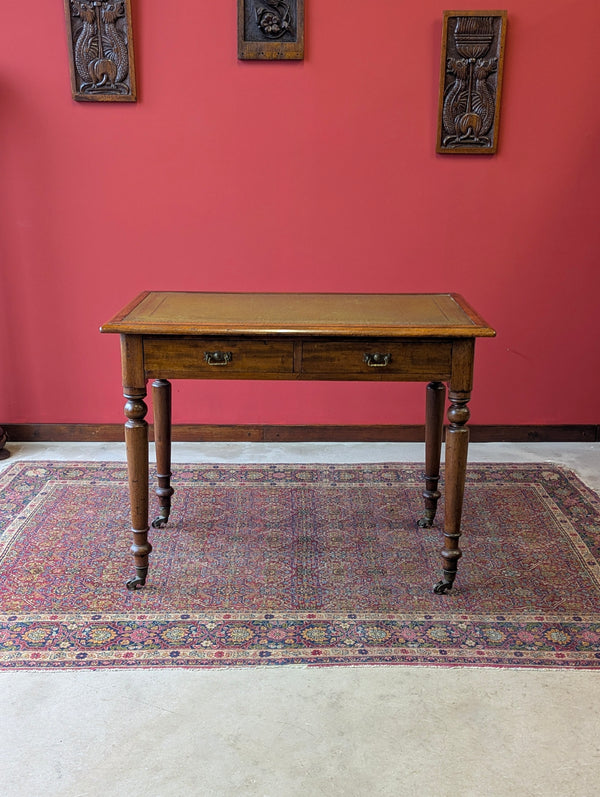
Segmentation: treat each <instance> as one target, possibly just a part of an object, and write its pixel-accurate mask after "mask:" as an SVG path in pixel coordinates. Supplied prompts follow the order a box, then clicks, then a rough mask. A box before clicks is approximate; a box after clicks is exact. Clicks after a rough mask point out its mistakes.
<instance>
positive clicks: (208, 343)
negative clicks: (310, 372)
mask: <svg viewBox="0 0 600 797" xmlns="http://www.w3.org/2000/svg"><path fill="white" fill-rule="evenodd" d="M144 367H145V373H146V376H147V377H149V378H157V377H160V378H163V379H240V378H246V379H265V378H276V377H277V376H280V377H281V376H282V375H285V374H291V373H292V371H293V368H294V347H293V343H292V342H291V341H286V340H274V339H273V340H271V339H261V340H258V339H256V340H252V339H250V340H248V339H244V338H211V337H206V338H196V337H190V338H173V337H168V336H164V337H155V336H152V337H148V338H144Z"/></svg>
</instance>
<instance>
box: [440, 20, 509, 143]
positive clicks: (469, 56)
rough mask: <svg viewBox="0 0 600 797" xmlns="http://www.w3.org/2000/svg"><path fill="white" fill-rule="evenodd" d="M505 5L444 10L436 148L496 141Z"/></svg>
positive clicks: (504, 32) (498, 119) (504, 29)
mask: <svg viewBox="0 0 600 797" xmlns="http://www.w3.org/2000/svg"><path fill="white" fill-rule="evenodd" d="M505 36H506V11H445V12H444V24H443V30H442V63H441V67H440V100H439V113H438V131H437V146H436V150H437V152H440V153H458V154H461V153H469V154H482V155H492V154H494V153H495V152H496V149H497V147H498V127H499V122H500V96H501V90H502V70H503V65H504V42H505Z"/></svg>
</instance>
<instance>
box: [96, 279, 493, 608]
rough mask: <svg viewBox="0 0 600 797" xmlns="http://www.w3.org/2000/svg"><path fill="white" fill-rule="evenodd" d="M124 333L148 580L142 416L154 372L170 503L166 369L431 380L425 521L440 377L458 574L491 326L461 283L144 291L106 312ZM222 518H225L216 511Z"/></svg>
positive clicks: (134, 583) (437, 440)
mask: <svg viewBox="0 0 600 797" xmlns="http://www.w3.org/2000/svg"><path fill="white" fill-rule="evenodd" d="M100 331H101V332H115V333H119V334H120V336H121V362H122V372H123V395H124V396H125V398H126V404H125V415H126V417H127V421H126V423H125V442H126V448H127V466H128V478H129V493H130V500H131V524H132V532H133V545H132V548H131V551H132V553H133V557H134V562H135V570H136V575H135V577H133V578H131V579H130V580H129V581H128V582H127V587H128V588H129V589H138V588H139V587H142V586H143V585H144V584H145V583H146V578H147V574H148V556H149V554H150V552H151V551H152V546H151V544H150V542H149V541H148V531H149V526H148V424H147V422H146V420H145V417H146V413H147V406H146V403H145V401H144V399H145V398H146V383H147V381H148V380H149V379H152V380H154V381H153V382H152V399H153V409H154V436H155V444H156V462H157V471H158V488H157V490H156V492H157V495H158V498H159V504H160V511H159V515H158V517H157V518H156V519H155V520H154V521H153V523H152V526H154V527H155V528H160V527H161V526H163V525H165V524H166V523H167V521H168V519H169V512H170V507H171V496H172V495H173V488H172V486H171V383H170V381H169V380H172V379H291V380H294V379H310V380H326V379H329V380H342V381H360V380H369V381H382V382H398V381H399V382H427V383H428V385H427V390H426V413H425V414H426V424H425V491H424V494H423V495H424V499H425V514H424V516H423V517H422V518H421V519H420V520H419V521H418V523H419V525H420V526H422V527H428V526H431V525H432V523H433V520H434V518H435V513H436V508H437V502H438V499H439V497H440V493H439V490H438V482H439V477H440V459H441V447H442V436H443V425H444V408H445V404H446V387H445V384H444V383H447V384H448V387H449V391H448V398H449V408H448V426H447V430H446V457H445V496H446V497H445V522H444V547H443V550H442V567H443V577H442V580H441V581H439V582H438V583H437V584H436V585H435V587H434V590H435V591H436V592H438V593H445V592H447V591H448V590H450V589H451V588H452V584H453V582H454V579H455V576H456V570H457V565H458V560H459V558H460V556H461V551H460V548H459V537H460V523H461V513H462V504H463V494H464V486H465V473H466V467H467V447H468V442H469V431H468V427H467V421H468V420H469V408H468V403H469V400H470V397H471V390H472V387H473V358H474V353H475V339H476V338H478V337H492V336H493V335H495V332H494V330H493V329H491V328H490V327H489V326H488V325H487V324H486V323H485V321H483V319H482V318H481V317H480V316H479V315H478V314H477V313H476V312H475V311H474V310H473V309H472V308H471V307H470V306H469V305H468V304H467V303H466V302H465V301H464V299H462V297H460V296H458V295H457V294H323V293H312V294H308V293H304V294H300V293H192V292H173V291H166V292H163V291H146V292H145V293H142V294H140V295H139V296H138V297H137V298H136V299H134V301H133V302H131V303H130V304H129V305H127V307H125V308H124V309H123V310H121V312H120V313H118V314H117V315H116V316H115V317H114V318H112V319H111V320H110V321H108V322H107V323H106V324H104V325H103V326H102V327H101V329H100ZM224 523H226V519H224Z"/></svg>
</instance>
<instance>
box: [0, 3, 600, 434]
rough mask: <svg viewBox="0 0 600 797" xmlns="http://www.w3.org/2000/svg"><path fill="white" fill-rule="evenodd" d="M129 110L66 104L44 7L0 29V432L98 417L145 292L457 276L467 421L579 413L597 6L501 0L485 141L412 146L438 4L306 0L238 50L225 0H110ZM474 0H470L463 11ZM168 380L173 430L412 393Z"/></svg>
mask: <svg viewBox="0 0 600 797" xmlns="http://www.w3.org/2000/svg"><path fill="white" fill-rule="evenodd" d="M133 6H134V30H135V49H136V65H137V73H138V88H139V97H140V99H139V102H138V103H137V104H135V105H129V104H118V103H112V104H95V105H94V104H78V103H75V102H73V101H72V100H71V94H70V83H69V70H68V61H67V47H66V36H65V23H64V17H63V12H62V3H49V2H48V0H30V2H29V3H27V4H26V5H24V4H23V3H14V2H13V3H5V4H4V7H3V11H2V22H1V27H0V258H1V266H2V270H1V276H0V280H1V282H0V296H1V299H2V312H1V314H0V329H1V350H0V356H1V367H2V375H3V379H2V390H1V391H0V423H42V422H89V423H108V422H120V421H121V420H122V417H123V416H122V406H123V400H122V398H121V395H120V366H119V352H118V340H117V337H116V336H107V335H100V334H98V331H97V330H98V326H99V325H100V324H101V323H102V322H103V321H105V320H107V319H108V318H109V317H110V316H112V315H113V314H114V313H115V312H116V311H117V310H118V309H120V307H121V306H122V305H124V304H125V303H126V302H128V301H129V300H130V299H131V298H132V297H133V296H134V295H136V294H137V293H138V292H140V291H141V290H146V289H156V290H165V289H178V290H240V291H255V290H258V291H260V290H270V291H341V292H346V291H374V292H379V291H398V292H402V291H457V292H459V293H462V294H464V295H465V297H466V298H467V299H468V300H469V301H470V302H471V303H472V304H473V305H474V306H475V307H476V308H477V309H478V310H479V312H480V313H481V314H482V315H483V316H484V317H485V318H486V320H487V321H488V322H489V323H490V324H492V325H493V326H495V327H496V328H497V330H498V337H497V338H496V339H493V340H482V341H480V342H479V344H478V354H477V365H476V390H475V393H474V397H473V402H472V410H473V415H472V422H473V423H483V424H513V423H522V424H543V423H598V422H600V403H599V401H598V391H599V389H600V367H599V364H600V362H599V361H600V356H599V355H600V344H599V336H598V333H597V329H596V318H597V314H598V298H599V295H600V292H599V287H600V277H599V270H600V269H599V264H598V252H599V243H600V240H599V239H600V233H599V229H600V226H599V225H598V222H597V207H598V187H599V179H598V178H599V164H600V159H599V155H598V152H599V147H600V101H599V100H600V97H599V91H598V86H599V85H600V84H599V81H598V61H597V52H598V48H597V36H598V30H599V29H600V4H599V3H598V2H597V0H554V1H553V2H551V3H549V2H548V0H513V2H512V3H511V6H510V8H509V26H508V36H507V49H506V62H505V73H504V92H503V107H502V119H501V129H500V138H499V151H498V154H497V155H496V156H493V157H484V156H471V157H469V156H440V155H436V154H435V130H436V122H437V99H438V79H439V54H440V36H441V18H442V11H443V6H440V4H439V3H437V2H435V3H434V2H431V0H420V2H419V3H413V4H412V5H407V4H405V3H399V2H398V0H371V2H370V3H365V2H364V0H326V2H316V0H306V15H307V24H306V58H305V60H304V61H303V62H299V63H283V62H278V63H266V62H238V60H237V58H236V3H235V0H230V1H229V2H224V1H223V0H220V2H213V3H210V4H209V3H203V2H197V0H181V2H177V3H164V2H160V3H159V2H156V1H154V2H153V0H146V2H143V3H142V2H139V0H138V2H134V3H133ZM475 7H476V8H480V7H481V6H480V5H479V6H477V5H476V6H475ZM232 387H233V385H232V383H225V384H222V383H218V382H214V383H186V384H177V385H176V387H175V413H174V416H175V420H176V422H185V423H191V422H198V423H200V422H201V423H266V422H268V423H309V424H312V423H394V422H405V423H419V422H421V420H422V406H421V405H422V401H421V398H422V387H418V389H417V387H416V386H412V385H408V386H406V385H400V384H395V385H373V384H354V385H352V386H350V387H348V386H344V385H339V384H335V383H333V384H332V383H321V384H315V383H312V384H311V383H301V384H297V383H238V384H237V387H236V389H235V390H232Z"/></svg>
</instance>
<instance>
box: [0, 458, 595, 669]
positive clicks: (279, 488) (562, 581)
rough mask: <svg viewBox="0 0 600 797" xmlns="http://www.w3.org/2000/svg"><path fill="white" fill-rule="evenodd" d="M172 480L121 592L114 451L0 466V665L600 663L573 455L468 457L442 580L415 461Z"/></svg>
mask: <svg viewBox="0 0 600 797" xmlns="http://www.w3.org/2000/svg"><path fill="white" fill-rule="evenodd" d="M173 483H174V486H175V489H176V493H175V496H174V502H173V512H172V515H171V520H170V521H169V524H168V526H167V527H165V528H163V529H153V530H151V541H152V543H153V545H154V552H153V553H152V555H151V563H150V573H149V578H148V582H147V584H146V586H145V587H144V588H143V589H142V590H139V591H137V592H128V591H127V590H126V589H125V586H124V583H125V581H126V579H127V578H128V577H129V576H130V575H131V574H132V572H133V567H132V558H131V556H130V553H129V546H130V544H131V541H130V535H129V516H128V494H127V474H126V469H125V466H124V465H123V464H120V463H97V462H96V463H53V462H40V463H30V462H16V463H13V464H12V465H11V466H9V467H8V468H7V469H6V470H4V471H3V472H2V473H1V475H0V489H1V493H0V524H1V525H0V530H1V536H0V666H1V667H4V668H38V669H39V668H77V667H79V668H99V667H112V668H124V667H136V666H137V667H165V666H169V667H206V666H212V667H214V666H232V665H237V666H240V665H242V666H248V665H273V664H303V665H306V664H319V665H342V664H421V665H453V666H456V665H461V666H469V665H471V666H508V667H581V668H589V669H597V668H600V500H599V499H598V496H596V495H595V494H594V493H593V492H592V491H590V490H589V489H588V488H587V487H586V486H585V485H583V484H582V482H580V481H579V479H578V478H577V477H576V476H575V475H574V474H573V473H571V472H569V471H567V470H562V469H559V468H556V467H550V466H545V465H471V466H470V469H469V473H468V480H467V487H466V493H465V510H464V515H463V532H464V536H463V538H462V548H463V551H464V556H463V559H462V560H461V562H460V567H459V573H458V577H457V580H456V582H455V587H454V590H453V591H452V592H451V593H450V594H449V595H435V594H434V593H433V592H432V585H433V583H434V582H435V581H437V580H438V578H439V576H440V572H441V571H440V556H439V551H440V548H441V545H442V535H441V531H440V528H439V527H438V525H437V522H436V526H435V527H434V528H432V529H419V528H418V527H417V526H416V523H415V521H416V519H417V518H419V517H420V515H421V510H422V506H421V493H422V490H423V482H422V466H421V465H396V464H391V465H388V464H385V465H318V466H317V465H315V466H305V465H304V466H303V465H272V466H265V465H245V466H244V465H236V466H233V465H218V466H206V465H193V466H192V465H187V466H186V465H179V466H176V467H175V468H174V480H173ZM442 489H443V486H442ZM443 509H444V507H443V500H442V501H441V502H440V512H439V517H440V518H441V517H443Z"/></svg>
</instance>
